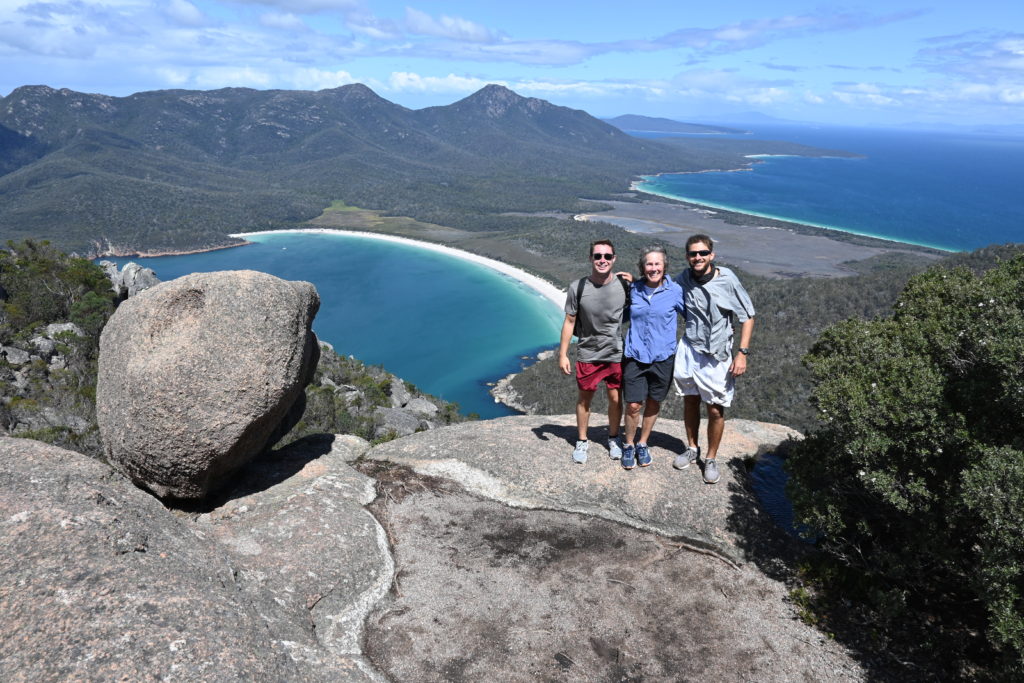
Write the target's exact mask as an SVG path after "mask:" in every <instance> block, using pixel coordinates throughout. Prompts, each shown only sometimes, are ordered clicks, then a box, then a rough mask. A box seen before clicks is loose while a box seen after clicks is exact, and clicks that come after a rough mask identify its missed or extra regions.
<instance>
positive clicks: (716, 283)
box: [676, 267, 754, 361]
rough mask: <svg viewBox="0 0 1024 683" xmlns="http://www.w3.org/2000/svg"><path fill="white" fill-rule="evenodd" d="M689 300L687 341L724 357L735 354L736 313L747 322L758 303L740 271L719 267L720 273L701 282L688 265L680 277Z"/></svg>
mask: <svg viewBox="0 0 1024 683" xmlns="http://www.w3.org/2000/svg"><path fill="white" fill-rule="evenodd" d="M676 282H678V283H679V284H680V286H682V288H683V292H684V294H685V300H686V341H688V342H690V346H692V347H693V349H694V350H695V351H699V352H700V353H705V354H708V355H711V356H714V357H715V358H717V359H718V360H720V361H727V360H729V358H730V356H731V355H732V316H734V315H735V316H736V320H738V321H739V322H741V323H743V322H746V321H747V320H749V319H750V318H753V317H754V304H752V303H751V302H750V296H749V295H748V294H747V290H745V289H744V288H743V285H741V284H740V281H739V279H738V278H737V277H736V274H735V273H733V272H732V271H731V270H729V269H728V268H724V267H719V268H718V275H716V276H715V278H714V279H712V280H711V281H710V282H708V283H707V284H706V285H703V286H701V285H699V284H697V282H696V281H695V280H694V279H693V277H692V275H691V273H690V269H689V268H687V269H686V270H684V271H683V272H681V273H680V274H679V276H678V277H676Z"/></svg>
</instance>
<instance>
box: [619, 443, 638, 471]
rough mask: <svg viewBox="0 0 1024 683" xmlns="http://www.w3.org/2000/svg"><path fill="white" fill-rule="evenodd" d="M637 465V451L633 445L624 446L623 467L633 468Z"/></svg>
mask: <svg viewBox="0 0 1024 683" xmlns="http://www.w3.org/2000/svg"><path fill="white" fill-rule="evenodd" d="M634 467H636V453H635V451H634V450H633V446H631V445H630V444H626V445H625V446H623V447H622V468H623V469H626V470H631V469H633V468H634Z"/></svg>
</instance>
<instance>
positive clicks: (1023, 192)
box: [633, 125, 1024, 251]
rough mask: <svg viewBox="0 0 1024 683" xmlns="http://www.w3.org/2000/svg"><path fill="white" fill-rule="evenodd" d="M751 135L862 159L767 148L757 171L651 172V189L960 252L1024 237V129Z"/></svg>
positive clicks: (789, 129) (776, 130)
mask: <svg viewBox="0 0 1024 683" xmlns="http://www.w3.org/2000/svg"><path fill="white" fill-rule="evenodd" d="M633 134H634V135H637V136H639V137H663V136H660V135H657V134H645V133H633ZM726 137H740V136H726ZM742 137H744V138H752V139H765V140H788V141H792V142H799V143H802V144H806V145H812V146H814V147H822V148H827V149H836V150H842V151H846V152H852V153H854V154H858V155H862V158H856V159H850V158H836V157H830V158H808V157H767V158H762V159H761V163H758V164H755V165H754V167H753V170H752V171H749V172H746V171H738V172H722V173H685V174H666V175H660V176H648V177H647V178H646V181H645V182H644V183H643V184H642V185H641V186H640V187H641V189H644V190H647V191H649V192H653V193H657V194H664V195H668V196H672V197H676V198H678V199H684V200H687V201H692V202H695V203H699V204H704V205H706V206H710V207H718V208H723V209H730V210H734V211H740V212H743V213H752V214H756V215H761V216H766V217H769V218H779V219H783V220H789V221H796V222H800V223H809V224H812V225H818V226H821V227H826V228H835V229H838V230H842V231H846V232H855V233H859V234H863V235H871V236H874V237H883V238H886V239H891V240H897V241H900V242H910V243H913V244H921V245H926V246H932V247H938V248H940V249H947V250H952V251H965V250H971V249H976V248H979V247H983V246H987V245H989V244H1002V243H1006V242H1024V138H1019V137H996V136H985V135H970V134H953V133H946V132H941V133H936V132H919V131H907V130H896V129H866V128H837V127H812V126H795V125H794V126H755V127H752V128H751V135H746V136H742Z"/></svg>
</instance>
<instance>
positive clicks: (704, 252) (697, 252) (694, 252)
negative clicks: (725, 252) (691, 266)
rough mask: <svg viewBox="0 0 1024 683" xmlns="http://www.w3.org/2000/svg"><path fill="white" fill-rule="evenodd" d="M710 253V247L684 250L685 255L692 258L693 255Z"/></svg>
mask: <svg viewBox="0 0 1024 683" xmlns="http://www.w3.org/2000/svg"><path fill="white" fill-rule="evenodd" d="M710 253H711V250H710V249H698V250H697V251H688V252H686V255H687V256H689V257H690V258H693V257H694V256H707V255H708V254H710Z"/></svg>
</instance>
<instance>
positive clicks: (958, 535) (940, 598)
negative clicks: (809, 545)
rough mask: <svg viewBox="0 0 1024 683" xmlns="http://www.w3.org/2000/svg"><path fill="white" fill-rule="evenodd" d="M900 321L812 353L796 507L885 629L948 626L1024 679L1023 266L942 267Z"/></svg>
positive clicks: (913, 294) (919, 281) (840, 333)
mask: <svg viewBox="0 0 1024 683" xmlns="http://www.w3.org/2000/svg"><path fill="white" fill-rule="evenodd" d="M893 311H894V312H893V315H892V317H891V318H888V319H873V320H849V321H845V322H842V323H839V324H836V325H834V326H832V327H830V328H829V329H827V330H826V331H825V332H824V333H823V334H822V336H821V338H820V339H819V340H818V342H817V343H816V344H814V346H813V347H812V349H811V352H810V353H809V354H808V356H807V358H806V363H807V365H808V367H809V368H810V370H811V372H812V374H813V380H814V385H815V387H814V403H815V405H816V407H817V410H818V413H819V417H820V420H821V423H822V426H821V427H820V428H818V429H816V430H814V431H813V432H812V433H811V434H810V435H809V436H808V437H807V438H806V439H805V440H804V441H803V442H801V443H799V444H797V445H796V446H794V448H793V449H792V451H791V453H790V457H789V460H788V468H789V470H790V473H791V480H790V495H791V497H792V500H793V504H794V508H795V510H796V512H797V514H798V516H799V518H800V519H801V520H802V521H803V522H804V523H806V524H807V525H808V526H809V527H810V528H812V529H814V530H815V531H816V532H819V533H822V534H823V539H822V541H821V543H820V545H821V547H822V548H824V549H825V550H826V551H828V552H829V553H830V554H831V555H832V556H833V557H835V558H837V560H838V561H839V562H840V563H841V564H842V565H844V566H846V567H848V568H851V569H853V570H855V571H856V574H857V575H858V576H860V577H862V578H863V580H864V581H865V582H866V583H865V585H866V586H867V590H865V591H863V594H864V595H867V596H873V600H874V606H875V607H876V608H877V609H878V614H879V615H882V616H888V618H890V619H891V621H890V622H889V623H888V624H886V626H889V627H894V625H896V624H899V623H901V622H904V623H906V622H915V621H919V620H921V619H923V618H924V617H925V616H926V615H928V614H934V613H936V612H937V613H939V614H940V615H941V618H942V619H943V620H944V621H945V623H953V624H956V625H959V626H960V627H961V628H962V629H963V630H964V631H970V630H971V629H975V628H976V629H979V630H984V632H985V633H986V634H987V637H988V644H989V647H990V648H991V649H992V650H993V651H994V652H995V653H998V654H989V655H987V656H988V657H992V658H993V661H994V662H995V664H994V665H993V667H994V669H996V670H1000V671H1004V672H1012V671H1021V670H1024V611H1022V609H1024V601H1022V591H1024V543H1022V542H1021V534H1020V530H1021V528H1022V526H1021V524H1022V523H1024V439H1022V436H1021V433H1020V424H1021V420H1022V417H1024V256H1016V257H1014V258H1013V259H1011V260H1009V261H1006V262H1003V263H1000V264H999V265H997V266H996V267H995V268H992V269H991V270H989V271H987V272H985V273H984V274H983V275H981V276H977V275H975V274H974V273H972V271H971V270H969V269H968V268H966V267H958V268H954V269H946V268H933V269H930V270H928V271H927V272H925V273H923V274H920V275H918V276H915V277H914V278H912V279H911V280H910V281H909V283H908V284H907V287H906V289H905V290H904V292H903V293H902V294H901V295H900V296H899V298H898V300H897V302H896V304H895V307H894V309H893ZM931 645H932V646H934V647H941V650H942V651H941V653H938V654H939V656H942V657H943V658H944V660H943V661H947V662H949V663H950V664H951V665H952V664H955V663H957V662H958V661H962V660H964V659H970V658H972V657H977V653H970V652H967V651H965V650H966V648H967V647H968V645H967V644H966V642H961V643H960V644H951V643H950V642H946V641H940V640H938V636H937V640H936V641H935V642H933V643H931Z"/></svg>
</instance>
